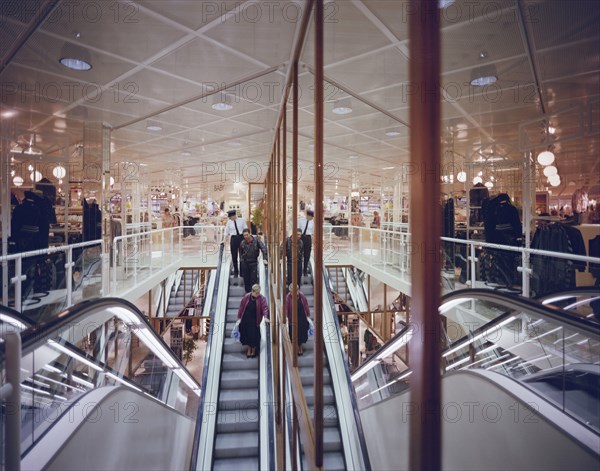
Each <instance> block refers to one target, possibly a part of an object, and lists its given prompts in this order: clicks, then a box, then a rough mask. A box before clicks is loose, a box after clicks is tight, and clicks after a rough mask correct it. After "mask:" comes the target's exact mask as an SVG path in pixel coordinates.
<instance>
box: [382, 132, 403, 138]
mask: <svg viewBox="0 0 600 471" xmlns="http://www.w3.org/2000/svg"><path fill="white" fill-rule="evenodd" d="M385 135H386V136H388V137H396V136H399V135H400V131H386V132H385Z"/></svg>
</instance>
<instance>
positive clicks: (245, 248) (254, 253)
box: [239, 228, 267, 293]
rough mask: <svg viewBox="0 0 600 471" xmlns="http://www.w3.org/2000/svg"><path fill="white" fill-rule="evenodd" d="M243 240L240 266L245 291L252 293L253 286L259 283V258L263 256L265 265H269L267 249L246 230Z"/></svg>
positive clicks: (243, 233)
mask: <svg viewBox="0 0 600 471" xmlns="http://www.w3.org/2000/svg"><path fill="white" fill-rule="evenodd" d="M242 237H243V240H242V242H241V244H240V249H239V251H240V252H239V254H240V262H241V263H240V266H241V269H242V276H243V277H244V289H245V290H246V293H249V292H250V289H251V288H252V285H255V284H256V283H258V256H259V255H260V252H262V254H263V263H265V264H266V263H267V248H266V247H265V244H263V243H262V242H261V241H260V239H259V238H258V237H255V236H253V235H251V234H250V231H249V230H248V229H247V228H246V229H244V231H243V232H242Z"/></svg>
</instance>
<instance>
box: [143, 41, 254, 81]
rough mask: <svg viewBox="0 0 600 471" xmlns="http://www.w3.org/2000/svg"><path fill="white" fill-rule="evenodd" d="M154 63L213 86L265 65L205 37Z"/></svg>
mask: <svg viewBox="0 0 600 471" xmlns="http://www.w3.org/2000/svg"><path fill="white" fill-rule="evenodd" d="M152 66H153V67H156V68H157V69H161V70H165V71H168V72H170V73H173V74H176V75H178V76H180V77H184V78H187V79H189V80H193V81H195V82H197V83H203V84H204V85H213V86H214V87H219V86H221V85H222V84H223V83H227V82H230V81H232V80H234V79H237V78H239V77H243V76H245V75H248V74H250V73H252V72H257V71H259V70H262V69H263V68H264V67H262V66H260V65H256V64H255V63H252V62H250V61H248V60H245V59H243V58H241V57H239V56H238V55H235V54H233V53H231V52H229V51H228V50H226V49H224V48H222V47H219V46H218V45H216V44H214V43H212V42H209V41H207V40H206V39H202V38H197V39H194V40H192V41H190V42H188V43H186V44H184V45H183V46H181V47H179V48H177V49H176V50H175V51H173V52H171V53H170V54H168V55H166V56H164V57H163V58H161V59H159V60H158V61H156V62H154V63H153V64H152Z"/></svg>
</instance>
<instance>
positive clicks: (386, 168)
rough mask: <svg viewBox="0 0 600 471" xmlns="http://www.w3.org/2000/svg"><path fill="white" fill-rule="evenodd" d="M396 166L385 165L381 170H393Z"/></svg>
mask: <svg viewBox="0 0 600 471" xmlns="http://www.w3.org/2000/svg"><path fill="white" fill-rule="evenodd" d="M393 168H395V167H383V168H382V169H381V170H392V169H393Z"/></svg>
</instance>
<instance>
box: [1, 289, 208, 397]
mask: <svg viewBox="0 0 600 471" xmlns="http://www.w3.org/2000/svg"><path fill="white" fill-rule="evenodd" d="M103 307H106V308H111V307H113V308H114V307H121V308H124V309H126V310H127V311H129V312H130V313H132V314H134V315H135V316H136V318H137V320H138V321H139V322H140V323H141V324H143V325H144V327H146V328H147V329H148V330H149V331H150V332H151V335H153V336H154V340H155V341H156V342H158V343H159V344H160V345H161V346H162V347H163V348H164V349H165V351H166V352H167V354H169V355H170V356H171V360H172V361H173V362H174V363H176V364H177V367H178V368H182V369H184V370H185V369H186V368H185V366H184V365H183V363H182V362H181V360H180V359H179V358H177V356H176V355H173V353H172V352H171V349H170V347H169V346H168V345H167V344H166V343H165V341H164V340H163V339H162V338H161V337H160V336H159V335H158V334H156V332H154V329H153V328H152V326H151V325H150V322H149V321H148V319H147V318H146V316H145V315H144V314H142V312H141V311H140V310H139V309H138V307H137V306H135V305H134V304H133V303H131V302H129V301H127V300H125V299H121V298H110V297H109V298H95V299H88V300H85V301H81V302H79V303H77V304H76V305H74V306H71V307H69V308H67V309H65V310H64V311H62V312H60V313H59V314H58V315H57V316H56V317H53V318H52V319H50V320H48V321H46V322H43V323H40V324H36V325H33V326H31V327H29V328H28V329H26V330H24V331H23V332H21V355H22V356H25V355H27V354H29V353H31V352H33V351H34V350H36V349H37V348H39V347H41V346H43V345H44V344H45V343H46V342H47V341H48V340H55V338H56V334H57V333H58V332H60V331H61V330H63V329H66V328H68V327H69V326H70V325H72V324H74V323H75V322H81V321H83V320H84V319H85V318H86V317H87V316H88V315H91V314H94V313H95V312H96V311H98V310H99V309H101V308H103ZM90 361H93V359H92V358H91V357H90ZM3 363H4V358H3V356H0V366H1V365H2V364H3ZM194 382H195V380H194ZM196 384H197V383H196ZM199 386H200V385H198V387H199Z"/></svg>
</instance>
